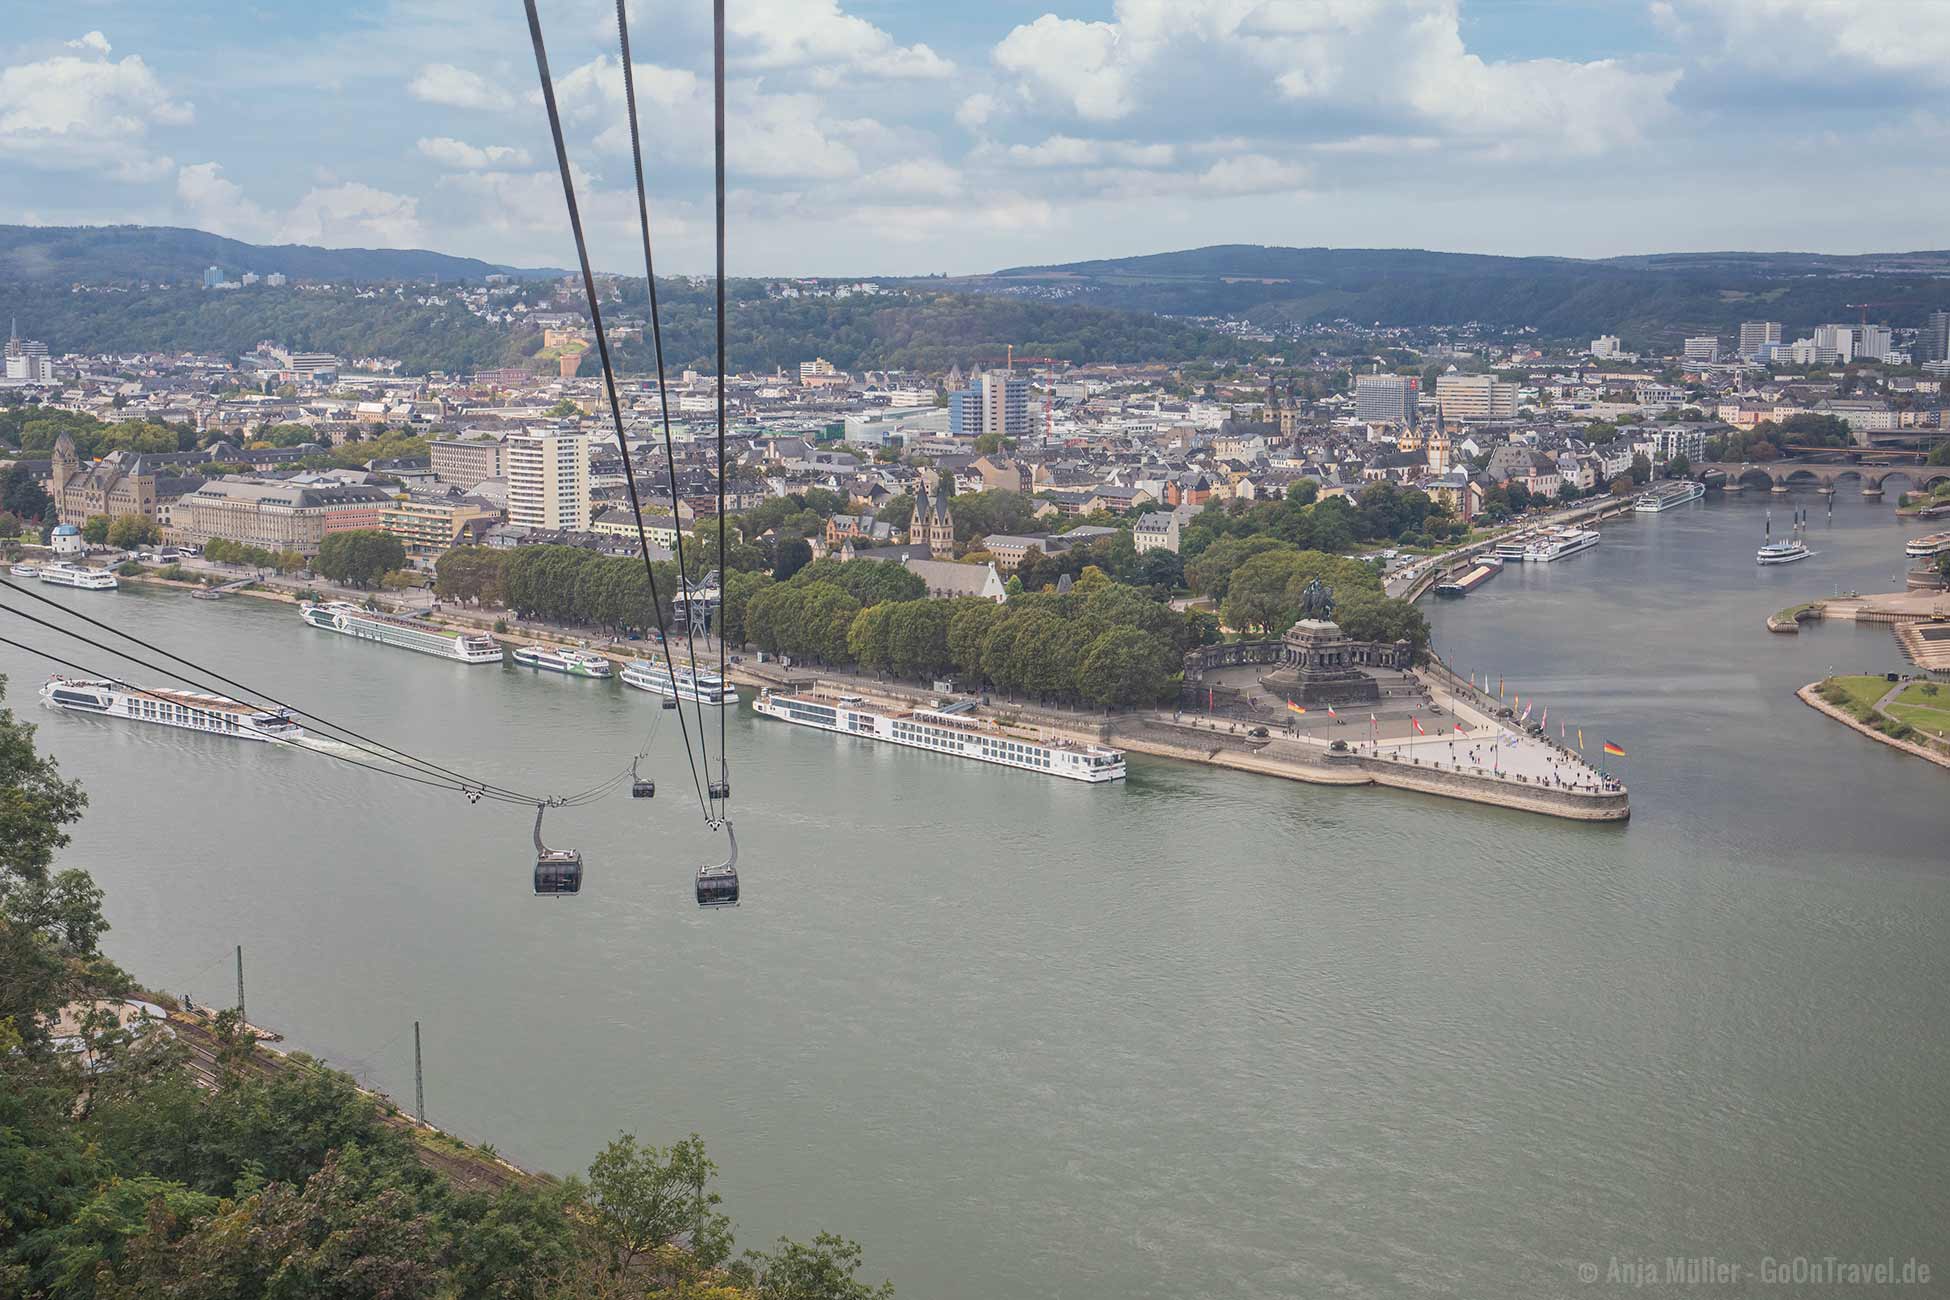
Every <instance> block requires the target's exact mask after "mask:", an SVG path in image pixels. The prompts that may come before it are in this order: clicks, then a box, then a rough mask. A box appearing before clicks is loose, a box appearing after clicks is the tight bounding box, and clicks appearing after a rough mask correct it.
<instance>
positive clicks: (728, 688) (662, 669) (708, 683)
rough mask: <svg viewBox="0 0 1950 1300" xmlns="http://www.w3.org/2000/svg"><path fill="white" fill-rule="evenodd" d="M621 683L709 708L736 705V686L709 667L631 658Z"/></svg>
mask: <svg viewBox="0 0 1950 1300" xmlns="http://www.w3.org/2000/svg"><path fill="white" fill-rule="evenodd" d="M623 685H625V686H634V687H636V688H637V689H638V690H640V691H649V692H651V693H652V694H655V695H661V696H663V697H664V698H665V699H672V700H684V701H687V702H689V703H691V704H706V705H709V706H711V707H712V708H723V707H725V706H728V705H729V706H734V707H735V706H736V705H737V703H738V690H737V688H736V687H734V686H732V685H730V684H729V683H727V682H726V681H725V679H724V678H722V677H720V676H718V674H716V673H714V672H711V671H710V670H708V669H696V668H684V667H678V668H676V669H675V670H673V669H672V667H671V665H670V664H668V663H660V662H655V661H652V660H649V659H637V660H634V661H633V662H632V663H631V664H630V666H629V667H628V668H625V669H624V670H623Z"/></svg>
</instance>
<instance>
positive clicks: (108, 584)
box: [40, 560, 122, 591]
mask: <svg viewBox="0 0 1950 1300" xmlns="http://www.w3.org/2000/svg"><path fill="white" fill-rule="evenodd" d="M40 579H41V581H42V582H48V583H52V584H54V585H55V586H57V587H80V588H82V589H84V590H86V591H112V590H114V589H115V588H117V587H119V586H121V585H122V584H121V583H120V582H118V581H116V579H115V575H114V574H112V573H110V572H109V571H108V570H107V569H91V568H89V567H88V566H87V565H85V564H69V563H68V562H67V561H65V560H55V561H54V562H53V563H51V564H43V565H42V566H41V572H40Z"/></svg>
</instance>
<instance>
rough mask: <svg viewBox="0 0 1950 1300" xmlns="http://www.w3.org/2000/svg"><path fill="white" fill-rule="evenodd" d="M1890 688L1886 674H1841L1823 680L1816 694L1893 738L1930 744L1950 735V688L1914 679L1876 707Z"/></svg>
mask: <svg viewBox="0 0 1950 1300" xmlns="http://www.w3.org/2000/svg"><path fill="white" fill-rule="evenodd" d="M1890 689H1891V683H1890V682H1889V679H1888V678H1886V677H1878V676H1874V675H1867V676H1838V677H1830V678H1827V679H1826V680H1824V681H1822V682H1821V683H1820V684H1819V685H1817V686H1816V687H1815V694H1817V695H1819V696H1821V698H1822V699H1824V700H1826V701H1828V702H1829V703H1830V704H1832V705H1834V706H1835V707H1836V708H1838V709H1840V710H1841V711H1842V712H1844V713H1846V714H1848V715H1849V716H1850V717H1851V718H1854V719H1855V720H1856V721H1857V722H1860V723H1862V724H1863V725H1865V726H1869V727H1873V728H1875V729H1876V730H1877V731H1879V732H1881V733H1882V734H1883V735H1885V736H1888V737H1889V738H1890V739H1891V740H1907V741H1912V742H1916V743H1920V744H1925V745H1927V744H1928V743H1929V742H1930V741H1931V740H1932V739H1935V740H1942V739H1943V738H1944V737H1945V736H1946V735H1950V688H1945V687H1943V686H1941V685H1939V684H1938V683H1936V682H1914V683H1911V684H1910V685H1908V686H1906V687H1904V688H1903V689H1902V691H1901V692H1900V693H1899V694H1898V695H1897V696H1896V697H1895V698H1894V699H1892V700H1890V702H1889V704H1888V705H1887V706H1885V707H1883V708H1877V707H1876V705H1877V704H1878V703H1879V702H1880V701H1881V699H1882V697H1883V696H1885V695H1887V694H1888V693H1889V691H1890Z"/></svg>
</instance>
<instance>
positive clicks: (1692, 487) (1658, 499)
mask: <svg viewBox="0 0 1950 1300" xmlns="http://www.w3.org/2000/svg"><path fill="white" fill-rule="evenodd" d="M1705 495H1706V484H1704V483H1692V482H1688V483H1686V484H1684V485H1682V486H1680V487H1678V488H1675V489H1655V490H1654V491H1651V492H1647V493H1644V494H1643V495H1641V496H1640V497H1639V499H1638V500H1636V501H1634V502H1633V503H1632V509H1634V510H1636V511H1638V512H1639V513H1640V514H1653V515H1656V514H1658V513H1659V512H1660V511H1662V510H1670V509H1672V508H1673V507H1674V506H1683V505H1688V504H1690V503H1692V502H1694V501H1697V500H1699V499H1700V498H1701V497H1703V496H1705Z"/></svg>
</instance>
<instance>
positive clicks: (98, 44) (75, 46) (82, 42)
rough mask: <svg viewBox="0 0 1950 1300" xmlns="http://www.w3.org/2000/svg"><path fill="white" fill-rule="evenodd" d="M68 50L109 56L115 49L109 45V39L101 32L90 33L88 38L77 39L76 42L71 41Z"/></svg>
mask: <svg viewBox="0 0 1950 1300" xmlns="http://www.w3.org/2000/svg"><path fill="white" fill-rule="evenodd" d="M68 48H69V49H71V50H93V51H94V52H95V53H97V54H100V55H103V56H107V55H108V54H110V53H111V52H112V51H113V48H114V47H112V46H111V45H109V43H108V37H106V36H104V35H102V34H101V33H100V32H89V33H88V34H87V35H86V36H80V37H76V38H75V39H74V40H72V41H69V42H68Z"/></svg>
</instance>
